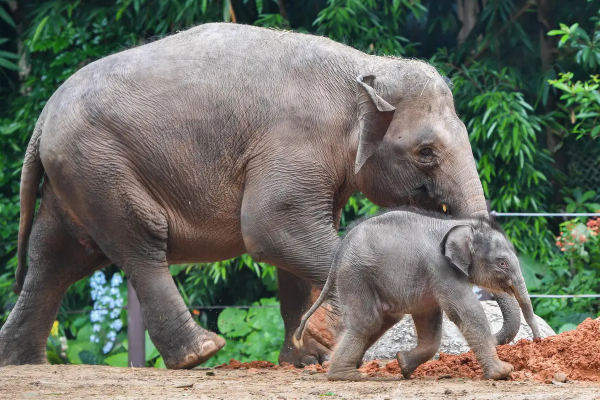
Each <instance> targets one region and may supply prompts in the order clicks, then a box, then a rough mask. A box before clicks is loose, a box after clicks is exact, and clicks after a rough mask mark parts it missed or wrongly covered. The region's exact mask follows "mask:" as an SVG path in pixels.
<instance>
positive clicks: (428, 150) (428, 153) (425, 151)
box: [419, 147, 433, 157]
mask: <svg viewBox="0 0 600 400" xmlns="http://www.w3.org/2000/svg"><path fill="white" fill-rule="evenodd" d="M419 153H421V155H422V156H423V157H431V156H432V155H433V150H432V149H431V148H430V147H425V148H424V149H421V151H419Z"/></svg>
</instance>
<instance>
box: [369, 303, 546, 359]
mask: <svg viewBox="0 0 600 400" xmlns="http://www.w3.org/2000/svg"><path fill="white" fill-rule="evenodd" d="M481 305H482V306H483V309H484V310H485V314H486V315H487V317H488V321H489V323H490V327H491V329H492V332H493V333H495V332H498V331H499V330H500V328H501V327H502V322H503V319H502V313H501V312H500V307H498V304H497V303H496V302H495V301H492V300H487V301H482V302H481ZM536 318H537V321H538V325H539V327H540V334H541V335H542V337H547V336H552V335H556V333H555V332H554V331H553V330H552V328H551V327H550V326H549V325H548V324H547V323H546V321H544V320H543V319H542V318H540V317H538V316H536ZM531 338H532V335H531V329H530V328H529V326H528V325H527V323H526V322H525V319H524V317H523V314H521V329H519V333H518V334H517V337H516V338H515V340H513V341H512V342H511V343H515V342H517V341H519V340H520V339H531ZM416 345H417V337H416V333H415V326H414V324H413V321H412V317H411V316H410V315H407V316H405V317H404V318H403V319H402V321H400V322H399V323H397V324H396V325H395V326H393V327H392V328H391V329H390V330H388V331H387V332H386V333H385V334H384V335H383V336H382V337H381V338H379V340H378V341H377V342H375V344H373V346H371V348H370V349H369V350H368V351H367V353H366V354H365V357H364V360H365V361H369V360H375V359H379V360H389V359H395V358H396V353H397V352H398V351H408V350H410V349H412V348H413V347H415V346H416ZM469 350H470V348H469V345H468V344H467V342H466V341H465V339H464V338H463V336H462V334H461V333H460V331H459V330H458V328H457V327H456V325H454V324H453V323H452V322H451V321H450V320H449V319H448V317H446V314H444V322H443V334H442V345H441V346H440V350H439V351H438V352H437V353H436V355H435V357H434V358H438V356H439V352H440V351H441V352H444V353H445V354H461V353H465V352H467V351H469Z"/></svg>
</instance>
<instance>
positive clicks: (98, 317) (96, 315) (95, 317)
mask: <svg viewBox="0 0 600 400" xmlns="http://www.w3.org/2000/svg"><path fill="white" fill-rule="evenodd" d="M103 319H104V318H102V314H101V313H100V310H94V311H92V312H91V314H90V321H92V322H102V320H103Z"/></svg>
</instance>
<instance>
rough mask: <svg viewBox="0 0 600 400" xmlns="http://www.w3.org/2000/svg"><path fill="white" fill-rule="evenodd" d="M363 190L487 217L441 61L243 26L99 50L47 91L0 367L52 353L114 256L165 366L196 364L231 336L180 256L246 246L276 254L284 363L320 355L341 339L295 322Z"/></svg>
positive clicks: (198, 258)
mask: <svg viewBox="0 0 600 400" xmlns="http://www.w3.org/2000/svg"><path fill="white" fill-rule="evenodd" d="M42 177H43V178H44V179H43V186H42V202H41V207H40V209H39V212H38V215H37V217H36V218H35V222H34V223H33V226H32V221H33V214H34V207H35V198H36V191H37V188H38V184H39V182H40V180H41V179H42ZM355 191H362V192H363V193H364V194H365V195H366V196H367V197H368V198H369V199H371V200H372V201H373V202H375V203H376V204H379V205H382V206H398V205H408V204H413V205H419V206H420V207H423V208H428V209H439V208H441V207H442V204H443V203H445V204H447V207H448V211H449V212H450V213H452V214H453V215H463V216H464V215H487V212H486V205H485V202H484V197H483V191H482V187H481V183H480V181H479V177H478V175H477V171H476V168H475V162H474V159H473V155H472V152H471V147H470V145H469V141H468V137H467V131H466V129H465V126H464V125H463V124H462V122H461V121H460V120H459V119H458V117H457V116H456V113H455V111H454V104H453V99H452V94H451V92H450V90H449V88H448V87H447V85H446V83H445V82H444V80H443V79H442V77H441V76H440V75H439V74H438V73H437V72H436V71H435V69H434V68H433V67H431V66H429V65H428V64H426V63H423V62H418V61H412V60H401V59H395V58H389V57H376V56H370V55H367V54H364V53H362V52H359V51H357V50H354V49H352V48H350V47H347V46H344V45H341V44H339V43H335V42H333V41H331V40H329V39H326V38H322V37H317V36H311V35H303V34H296V33H291V32H285V31H276V30H267V29H262V28H257V27H250V26H242V25H233V24H206V25H202V26H199V27H196V28H193V29H190V30H188V31H185V32H182V33H179V34H176V35H173V36H171V37H168V38H165V39H163V40H159V41H156V42H153V43H150V44H147V45H144V46H140V47H137V48H133V49H129V50H126V51H123V52H121V53H117V54H114V55H111V56H108V57H105V58H103V59H101V60H98V61H96V62H93V63H91V64H89V65H87V66H85V67H84V68H82V69H81V70H79V71H78V72H77V73H75V74H74V75H73V76H72V77H71V78H69V79H68V80H67V81H66V82H65V83H64V84H63V85H62V86H61V87H60V88H59V89H58V90H57V91H56V92H55V93H54V95H53V96H52V97H51V98H50V100H49V101H48V103H47V105H46V106H45V108H44V110H43V112H42V114H41V115H40V118H39V120H38V122H37V125H36V128H35V130H34V132H33V136H32V138H31V141H30V143H29V147H28V149H27V153H26V155H25V160H24V165H23V171H22V177H21V222H20V227H19V250H18V252H19V267H18V272H17V283H16V286H15V290H16V292H20V297H19V300H18V301H17V304H16V305H15V307H14V309H13V310H12V312H11V314H10V316H9V318H8V320H7V322H6V324H5V325H4V326H3V328H2V330H1V331H0V365H6V364H24V363H43V362H45V343H46V339H47V336H48V333H49V331H50V328H51V325H52V321H53V320H54V318H55V316H56V314H57V312H58V309H59V306H60V302H61V299H62V297H63V294H64V292H65V290H66V289H67V288H68V287H69V285H70V284H72V283H73V282H75V281H77V280H78V279H81V278H83V277H85V276H87V275H89V274H91V273H92V272H94V271H95V270H98V269H100V268H103V267H105V266H106V265H109V264H111V263H114V264H116V265H118V266H120V267H121V268H122V269H123V270H124V271H125V273H126V274H127V277H128V278H129V279H130V281H131V282H132V284H133V286H134V288H135V290H136V292H137V295H138V297H139V299H140V302H141V304H142V308H143V314H144V319H145V323H146V326H147V327H148V330H149V333H150V337H151V338H152V341H153V342H154V344H155V345H156V347H157V348H158V350H159V351H160V353H161V355H162V356H163V357H164V360H165V363H166V365H167V367H169V368H189V367H193V366H195V365H198V364H200V363H202V362H204V361H206V360H207V359H208V358H210V357H211V356H212V355H213V354H215V353H216V352H217V351H218V350H219V349H220V348H222V347H223V346H224V345H225V341H224V340H223V339H222V338H220V337H218V336H217V335H215V334H214V333H212V332H208V331H205V330H204V329H202V328H201V327H199V326H198V325H197V324H196V323H195V322H194V320H193V319H192V316H191V315H190V313H189V311H188V310H187V308H186V306H185V304H184V302H183V300H182V298H181V296H180V295H179V293H178V291H177V288H176V286H175V284H174V283H173V280H172V278H171V275H170V274H169V270H168V264H169V263H184V262H212V261H218V260H224V259H228V258H231V257H235V256H237V255H240V254H243V253H246V252H248V253H250V254H251V255H252V256H253V257H254V258H255V259H256V260H259V261H264V262H267V263H270V264H273V265H275V266H277V267H278V279H279V290H280V291H279V293H280V298H281V309H282V315H283V318H284V321H285V328H286V340H285V343H284V347H283V349H282V352H281V356H280V361H282V362H283V361H285V362H291V363H294V364H295V365H301V364H302V363H314V362H317V361H322V360H323V359H326V358H327V355H328V353H329V352H330V350H329V349H328V347H331V344H332V341H333V342H334V341H335V338H333V339H332V338H329V339H328V340H326V339H324V337H326V336H328V335H327V334H326V333H327V329H326V327H323V326H321V327H317V328H318V329H316V332H317V333H315V334H314V335H313V336H314V337H313V338H312V339H310V336H311V335H310V334H309V335H308V336H309V337H308V338H307V345H306V346H305V349H304V350H303V352H298V351H296V350H294V347H293V345H292V342H291V338H292V335H293V332H294V330H295V329H296V327H297V326H298V323H299V321H300V317H301V315H302V313H303V312H304V311H305V310H306V308H307V307H308V305H309V304H310V302H309V296H310V295H311V287H313V286H312V285H314V287H317V288H320V287H322V285H323V284H324V283H325V281H326V279H327V275H328V271H329V266H330V265H331V260H332V258H333V254H334V251H335V249H336V247H337V245H338V244H339V240H340V239H339V237H338V235H337V233H336V231H337V228H338V225H339V220H340V215H341V209H342V207H343V205H344V204H345V203H346V201H347V200H348V198H349V196H350V195H351V194H352V193H353V192H355ZM28 245H29V246H28ZM28 250H29V267H28V270H27V274H26V264H27V263H26V261H27V254H28V253H27V252H28ZM505 304H506V306H505V307H504V311H506V312H507V313H508V314H510V313H511V310H514V307H513V306H511V303H510V300H509V299H507V301H506V303H505ZM511 315H512V314H511ZM332 318H333V317H332ZM516 318H518V313H517V315H516ZM329 319H331V318H329ZM333 319H335V318H333ZM507 326H508V327H510V326H511V325H510V324H509V325H507ZM509 331H510V329H509ZM323 332H325V334H323ZM309 333H310V332H309ZM514 334H516V331H515V332H514ZM510 335H512V332H508V335H507V337H509V336H510Z"/></svg>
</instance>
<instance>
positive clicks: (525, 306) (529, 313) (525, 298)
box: [511, 273, 541, 339]
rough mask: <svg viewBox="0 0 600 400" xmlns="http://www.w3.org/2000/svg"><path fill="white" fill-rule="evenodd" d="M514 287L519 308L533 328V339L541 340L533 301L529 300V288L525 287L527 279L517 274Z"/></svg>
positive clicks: (512, 287)
mask: <svg viewBox="0 0 600 400" xmlns="http://www.w3.org/2000/svg"><path fill="white" fill-rule="evenodd" d="M513 279H514V280H513V283H514V284H513V286H511V289H512V290H513V292H514V294H515V297H516V298H517V301H518V302H519V306H520V307H521V311H523V316H524V317H525V321H527V325H529V327H530V328H531V332H532V333H533V338H534V339H537V338H540V337H541V336H540V329H539V327H538V324H537V321H536V319H535V314H534V313H533V307H532V305H531V300H530V299H529V293H528V292H527V286H526V285H525V279H524V278H523V275H521V274H520V273H519V274H517V276H515V277H514V278H513Z"/></svg>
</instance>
